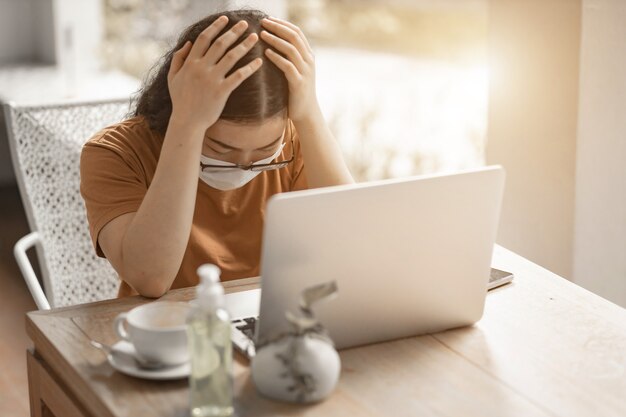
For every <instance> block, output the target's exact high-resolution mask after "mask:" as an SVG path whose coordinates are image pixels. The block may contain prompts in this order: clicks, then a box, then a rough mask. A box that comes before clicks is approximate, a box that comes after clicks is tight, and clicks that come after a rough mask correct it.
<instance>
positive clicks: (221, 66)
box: [216, 33, 259, 74]
mask: <svg viewBox="0 0 626 417" xmlns="http://www.w3.org/2000/svg"><path fill="white" fill-rule="evenodd" d="M258 40H259V36H258V35H257V34H256V33H251V34H250V35H248V37H247V38H246V39H244V40H243V41H241V42H240V43H239V45H237V46H235V47H234V48H233V49H231V50H230V51H228V53H226V55H224V57H223V58H222V59H220V61H219V62H218V63H217V65H216V69H217V70H218V71H219V73H220V74H226V73H228V71H230V70H231V69H232V68H233V67H234V66H235V64H236V63H237V62H238V61H239V60H240V59H241V58H243V57H244V56H245V55H246V54H247V53H248V51H250V49H252V48H253V47H254V45H255V44H256V43H257V41H258Z"/></svg>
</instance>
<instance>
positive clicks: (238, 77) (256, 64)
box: [224, 58, 263, 93]
mask: <svg viewBox="0 0 626 417" xmlns="http://www.w3.org/2000/svg"><path fill="white" fill-rule="evenodd" d="M261 65H263V60H262V59H261V58H256V59H255V60H253V61H251V62H250V63H249V64H248V65H246V66H245V67H241V68H239V69H238V70H237V71H235V72H233V73H232V74H230V75H229V76H228V77H226V79H225V80H224V87H225V88H226V89H227V90H228V92H229V93H230V92H232V91H233V90H234V89H235V88H237V87H239V85H240V84H241V83H242V82H244V81H245V80H246V79H247V78H248V77H250V76H251V75H252V74H254V73H255V72H256V70H258V69H259V68H261Z"/></svg>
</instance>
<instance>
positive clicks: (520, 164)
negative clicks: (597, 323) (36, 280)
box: [0, 0, 626, 415]
mask: <svg viewBox="0 0 626 417" xmlns="http://www.w3.org/2000/svg"><path fill="white" fill-rule="evenodd" d="M239 7H251V8H260V9H262V10H264V11H266V12H268V13H270V14H272V15H275V16H278V17H283V18H287V19H289V20H291V21H292V22H294V23H296V24H297V25H299V26H300V27H301V28H302V29H303V31H304V32H305V34H306V35H307V37H308V39H309V41H310V43H311V44H312V46H313V49H314V51H315V55H316V63H317V89H318V96H319V100H320V102H321V106H322V109H323V111H324V112H325V116H326V118H327V120H328V122H329V124H330V126H331V128H332V130H333V132H334V133H335V136H336V138H337V140H338V141H339V143H340V145H341V147H342V150H343V152H344V155H345V157H346V159H347V161H348V164H349V166H350V169H351V170H352V172H353V174H354V176H355V178H356V179H357V180H358V181H370V180H376V179H381V178H390V177H401V176H407V175H415V174H428V173H437V172H449V171H455V170H461V169H468V168H472V167H477V166H481V165H485V164H501V165H503V166H504V167H505V169H506V170H507V185H506V192H505V197H504V205H503V210H502V215H501V222H500V231H499V235H498V243H499V244H501V245H503V246H505V247H507V248H509V249H511V250H513V251H515V252H517V253H519V254H520V255H522V256H524V257H526V258H528V259H530V260H531V261H533V262H536V263H538V264H540V265H542V266H544V267H546V268H547V269H550V270H552V271H553V272H555V273H557V274H559V275H561V276H563V277H565V278H567V279H570V280H573V281H574V282H576V283H577V284H579V285H581V286H583V287H585V288H587V289H589V290H591V291H594V292H596V293H597V294H599V295H601V296H603V297H605V298H608V299H609V300H611V301H613V302H616V303H618V304H621V305H623V306H626V256H625V253H626V164H625V163H624V161H626V118H625V117H624V110H623V109H624V108H626V2H625V1H622V0H299V1H296V0H293V1H289V0H266V1H260V0H259V1H236V0H231V1H228V0H223V1H213V0H0V102H8V101H12V102H15V103H19V104H43V103H57V102H64V101H67V100H94V99H106V98H119V97H127V96H129V95H131V94H133V93H134V92H135V91H137V89H138V88H139V86H140V84H141V81H142V79H144V77H145V76H146V74H147V72H148V71H149V70H150V68H151V67H152V66H153V65H154V64H155V63H156V62H157V61H158V59H159V57H160V56H161V55H162V54H163V53H164V51H165V50H166V49H167V48H168V47H170V46H171V45H172V44H173V42H174V40H175V38H176V36H177V34H178V32H179V31H180V30H181V29H182V28H184V27H185V26H187V25H188V24H190V23H192V22H194V21H195V20H198V19H199V18H201V17H203V16H205V15H207V14H210V13H214V12H217V11H219V10H225V9H231V8H239ZM3 123H4V122H3V118H2V116H1V115H0V210H1V211H0V213H1V216H2V218H1V221H2V224H0V229H2V230H3V231H2V232H0V238H1V240H0V260H1V262H0V285H3V286H4V287H3V288H0V294H5V295H6V296H7V300H9V301H10V302H9V301H7V303H5V302H4V300H2V302H0V320H4V321H2V322H0V325H3V326H12V327H5V328H11V329H14V330H15V331H16V332H22V330H21V329H23V321H22V320H23V318H22V317H23V312H24V311H27V310H28V309H33V308H34V307H33V305H32V302H31V301H30V297H29V295H28V294H27V293H24V291H26V290H25V286H24V284H23V281H22V278H21V275H20V273H19V271H18V270H17V267H16V266H15V263H14V261H13V258H12V254H11V249H12V246H13V245H14V243H15V241H16V240H17V239H18V238H19V237H21V236H22V235H24V234H26V233H27V232H28V226H27V225H26V222H25V220H24V215H23V211H22V208H21V202H20V199H19V193H18V191H17V187H16V185H15V176H14V174H13V168H12V164H11V157H10V152H9V148H8V143H7V138H6V128H5V126H4V124H3ZM9 294H10V296H9ZM11 303H13V304H11ZM16 303H17V304H16ZM20 303H21V304H20ZM15 320H17V323H18V324H12V323H14V322H15ZM3 323H4V324H3ZM22 333H23V332H22ZM2 339H4V337H3V338H2ZM21 340H22V341H23V343H24V344H26V343H27V339H26V338H25V335H24V336H23V339H21ZM0 347H2V344H1V342H0ZM7 349H8V348H6V347H5V350H4V351H6V350H7ZM12 349H13V348H12ZM16 349H17V348H16ZM20 349H21V350H15V352H17V353H16V355H17V354H19V355H20V356H19V357H20V358H21V357H22V356H23V355H22V354H23V347H20ZM16 366H18V367H19V366H21V365H19V363H18V365H16ZM19 372H21V368H19V369H17V370H16V375H17V374H18V373H19ZM15 378H18V379H19V378H20V377H19V376H15ZM22 382H23V383H25V375H24V377H23V380H22ZM15 386H17V387H19V386H21V385H20V384H16V385H15ZM13 389H14V390H15V389H17V388H13ZM10 392H11V391H10V390H9V391H6V392H5V393H3V394H2V395H4V396H7V395H11V394H10ZM14 397H15V398H16V400H15V401H16V402H14V403H15V404H22V405H24V406H25V405H26V401H27V397H24V398H22V395H21V394H15V395H14ZM9 403H10V401H8V400H7V401H0V415H20V414H19V412H20V411H18V414H12V413H8V412H6V413H3V412H2V411H3V408H2V407H3V405H2V404H9ZM25 410H27V408H25ZM21 415H26V413H25V412H24V413H23V414H21Z"/></svg>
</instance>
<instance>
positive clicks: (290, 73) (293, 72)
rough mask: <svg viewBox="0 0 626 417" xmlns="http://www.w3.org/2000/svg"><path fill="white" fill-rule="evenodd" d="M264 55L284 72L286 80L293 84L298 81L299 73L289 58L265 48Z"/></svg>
mask: <svg viewBox="0 0 626 417" xmlns="http://www.w3.org/2000/svg"><path fill="white" fill-rule="evenodd" d="M265 55H266V56H267V57H268V58H269V59H270V61H272V62H273V63H274V65H276V66H277V67H278V68H279V69H280V70H281V71H282V72H283V73H284V74H285V77H287V81H288V82H289V83H290V84H294V83H297V82H298V81H299V78H300V73H299V72H298V70H297V69H296V66H295V65H293V63H292V62H291V61H290V60H288V59H287V58H285V57H283V56H281V55H280V54H279V53H277V52H274V51H272V50H271V49H266V50H265Z"/></svg>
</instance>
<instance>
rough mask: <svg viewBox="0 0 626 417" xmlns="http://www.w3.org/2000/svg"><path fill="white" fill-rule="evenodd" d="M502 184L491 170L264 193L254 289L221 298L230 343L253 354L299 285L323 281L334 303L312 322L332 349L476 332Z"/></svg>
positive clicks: (277, 325) (294, 301)
mask: <svg viewBox="0 0 626 417" xmlns="http://www.w3.org/2000/svg"><path fill="white" fill-rule="evenodd" d="M504 177H505V175H504V170H503V169H502V168H501V167H498V166H494V167H485V168H480V169H475V170H471V171H465V172H459V173H454V174H443V175H441V174H440V175H429V176H419V177H411V178H403V179H393V180H384V181H377V182H370V183H363V184H355V185H347V186H337V187H328V188H321V189H314V190H305V191H297V192H292V193H283V194H278V195H275V196H274V197H272V198H271V199H270V201H269V203H268V205H267V210H266V218H265V228H264V232H263V247H262V257H261V277H262V278H261V289H260V290H251V291H244V292H240V293H236V294H228V295H227V296H226V302H227V306H228V308H229V310H230V312H231V315H232V317H233V330H234V332H233V342H234V345H235V346H236V347H237V348H238V349H239V350H241V351H242V352H244V353H245V354H247V355H248V356H251V355H253V354H254V340H265V339H266V338H268V337H271V335H272V334H277V333H280V332H282V331H285V330H288V329H289V326H288V323H287V321H286V319H285V312H286V311H291V312H298V301H299V299H300V293H301V291H302V290H303V289H304V288H306V287H309V286H311V285H314V284H319V283H323V282H327V281H330V280H335V281H336V282H337V285H338V288H339V292H338V296H337V297H336V298H335V299H333V300H332V301H329V302H325V303H321V304H320V305H319V306H316V308H315V314H316V317H317V318H318V319H319V320H320V321H321V323H322V324H323V325H324V326H325V327H326V328H327V330H328V331H329V333H330V336H331V337H332V339H333V341H334V342H335V345H336V347H337V348H339V349H341V348H347V347H352V346H358V345H363V344H368V343H374V342H381V341H386V340H391V339H396V338H401V337H407V336H413V335H418V334H423V333H431V332H436V331H441V330H445V329H449V328H454V327H460V326H465V325H469V324H472V323H475V322H476V321H478V320H479V319H480V317H481V316H482V314H483V307H484V302H485V295H486V292H487V286H488V277H489V275H490V264H491V256H492V250H493V245H494V242H495V238H496V232H497V227H498V220H499V213H500V205H501V200H502V193H503V188H504ZM257 317H258V321H257V320H256V318H257ZM254 328H256V330H254V333H253V329H254ZM252 335H254V337H252V338H250V337H249V336H252Z"/></svg>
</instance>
